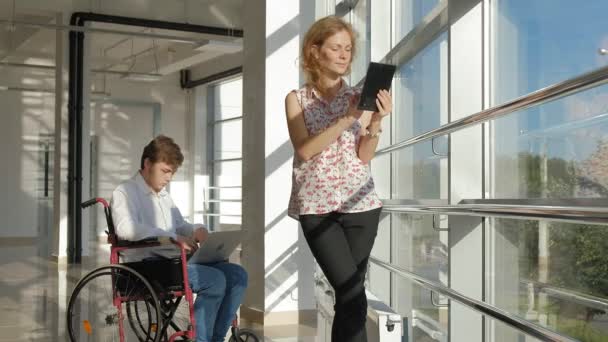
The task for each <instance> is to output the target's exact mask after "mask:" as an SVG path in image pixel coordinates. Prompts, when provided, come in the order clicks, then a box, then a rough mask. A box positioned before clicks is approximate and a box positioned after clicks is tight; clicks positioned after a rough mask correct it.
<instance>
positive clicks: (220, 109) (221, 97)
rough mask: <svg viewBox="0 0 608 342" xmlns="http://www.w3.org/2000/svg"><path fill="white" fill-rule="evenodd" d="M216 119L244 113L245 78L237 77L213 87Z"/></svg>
mask: <svg viewBox="0 0 608 342" xmlns="http://www.w3.org/2000/svg"><path fill="white" fill-rule="evenodd" d="M213 105H214V112H215V120H225V119H229V118H234V117H237V116H242V115H243V79H242V78H240V77H239V78H237V79H234V80H231V81H228V82H224V83H221V84H218V85H217V86H215V87H214V88H213Z"/></svg>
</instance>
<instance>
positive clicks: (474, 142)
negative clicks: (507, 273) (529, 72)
mask: <svg viewBox="0 0 608 342" xmlns="http://www.w3.org/2000/svg"><path fill="white" fill-rule="evenodd" d="M471 3H472V1H468V0H464V1H454V2H452V1H450V2H449V12H448V13H449V15H450V22H451V26H450V57H449V58H450V77H451V78H450V90H451V94H450V100H451V103H450V104H451V107H450V110H451V115H450V120H451V121H454V120H458V119H460V118H462V117H465V116H468V115H471V114H473V113H476V112H478V111H480V110H481V108H482V94H483V92H482V65H483V63H482V35H481V34H480V32H481V29H482V6H481V4H477V5H475V6H473V7H471ZM454 15H456V16H455V17H454ZM450 149H451V151H450V152H451V153H450V173H451V180H452V181H451V182H450V204H458V203H459V202H460V201H461V200H462V199H467V198H482V184H483V183H482V180H483V167H482V128H481V126H474V127H471V128H467V129H464V130H461V131H458V132H456V133H452V135H451V138H450ZM449 221H450V230H449V251H450V286H451V288H452V289H454V290H456V291H459V292H460V293H462V294H464V295H466V296H469V297H471V298H474V299H478V300H482V299H483V248H482V246H483V227H482V224H481V219H480V218H478V217H465V216H452V217H450V220H449ZM482 332H483V316H482V315H481V314H479V313H477V312H475V311H473V310H471V309H468V308H466V307H464V306H462V305H461V304H458V303H457V302H454V301H452V302H451V305H450V330H449V336H450V340H451V341H453V342H460V341H463V342H464V341H466V342H476V341H482V340H483V336H482Z"/></svg>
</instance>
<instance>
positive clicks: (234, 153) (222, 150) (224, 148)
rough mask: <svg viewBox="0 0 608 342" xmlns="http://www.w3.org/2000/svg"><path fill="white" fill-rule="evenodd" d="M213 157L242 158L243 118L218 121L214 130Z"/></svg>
mask: <svg viewBox="0 0 608 342" xmlns="http://www.w3.org/2000/svg"><path fill="white" fill-rule="evenodd" d="M213 138H214V141H213V147H214V151H213V158H214V159H216V160H217V159H231V158H241V155H242V153H241V150H242V148H243V147H242V146H243V144H242V138H243V120H240V119H239V120H234V121H226V122H221V123H217V124H216V125H215V127H214V131H213Z"/></svg>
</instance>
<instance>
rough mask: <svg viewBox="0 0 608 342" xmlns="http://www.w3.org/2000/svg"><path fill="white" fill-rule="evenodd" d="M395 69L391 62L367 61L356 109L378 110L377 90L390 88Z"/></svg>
mask: <svg viewBox="0 0 608 342" xmlns="http://www.w3.org/2000/svg"><path fill="white" fill-rule="evenodd" d="M396 69H397V67H396V66H394V65H391V64H384V63H375V62H371V63H369V67H368V68H367V74H366V75H365V82H364V83H363V90H362V91H361V98H360V99H359V104H358V105H357V109H359V110H370V111H372V112H377V111H378V106H376V98H377V96H378V92H379V91H380V89H386V90H389V89H391V83H392V81H393V75H394V74H395V70H396Z"/></svg>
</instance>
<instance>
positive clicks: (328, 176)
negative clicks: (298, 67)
mask: <svg viewBox="0 0 608 342" xmlns="http://www.w3.org/2000/svg"><path fill="white" fill-rule="evenodd" d="M294 92H295V94H296V97H297V99H298V102H299V104H300V107H301V108H302V110H303V115H304V122H305V123H306V128H307V129H308V134H309V135H310V136H313V135H317V134H319V133H321V132H323V131H324V130H325V129H327V127H329V126H331V125H333V124H334V123H335V122H336V121H337V120H338V119H339V118H340V117H342V116H344V115H346V113H347V111H348V106H349V103H350V99H351V97H352V96H353V95H355V94H356V93H358V92H360V89H355V88H353V87H350V86H348V85H347V84H346V82H344V80H342V87H341V88H340V90H339V91H338V93H337V94H336V96H335V97H334V98H333V100H332V101H331V102H330V103H328V102H327V101H326V100H325V99H323V97H322V96H320V94H319V93H318V92H317V91H316V90H315V89H312V88H310V87H307V86H304V87H303V88H301V89H299V90H294ZM360 128H361V124H360V123H359V121H356V122H355V123H354V124H353V125H352V126H351V127H350V128H349V129H347V130H345V131H343V132H342V134H341V135H340V136H339V137H338V139H337V140H336V141H334V142H333V143H331V144H330V145H329V146H327V147H326V148H325V149H324V150H323V151H322V152H321V153H319V154H317V155H315V156H313V157H312V158H311V159H310V160H308V161H302V160H300V159H299V158H298V157H297V155H294V158H293V174H292V188H291V198H290V200H289V208H288V211H287V214H288V215H289V216H290V217H292V218H295V219H299V215H309V214H325V213H329V212H333V211H335V212H340V213H354V212H363V211H368V210H372V209H376V208H379V207H382V202H381V201H380V199H379V198H378V195H377V194H376V191H375V189H374V181H373V179H372V176H371V172H370V167H369V165H368V164H366V163H364V162H363V161H361V159H359V157H358V155H357V147H358V145H359V139H360V136H359V134H358V132H359V129H360Z"/></svg>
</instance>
